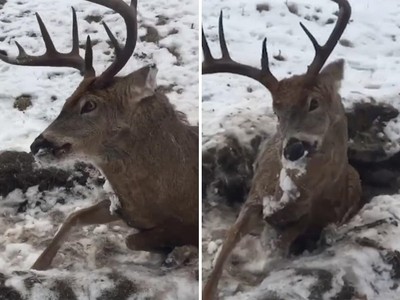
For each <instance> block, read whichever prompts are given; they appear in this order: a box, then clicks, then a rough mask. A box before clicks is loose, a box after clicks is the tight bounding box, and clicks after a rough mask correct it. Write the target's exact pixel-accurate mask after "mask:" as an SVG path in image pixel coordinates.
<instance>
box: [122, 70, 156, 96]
mask: <svg viewBox="0 0 400 300" xmlns="http://www.w3.org/2000/svg"><path fill="white" fill-rule="evenodd" d="M157 71H158V70H157V67H156V65H155V64H152V65H148V66H146V67H143V68H140V69H139V70H136V71H135V72H132V73H131V74H129V75H127V76H126V77H125V78H124V79H123V80H124V81H125V85H126V86H128V89H129V93H130V95H131V96H132V99H135V100H136V101H140V100H141V99H144V98H147V97H150V96H152V95H154V93H155V90H156V88H157V82H156V76H157Z"/></svg>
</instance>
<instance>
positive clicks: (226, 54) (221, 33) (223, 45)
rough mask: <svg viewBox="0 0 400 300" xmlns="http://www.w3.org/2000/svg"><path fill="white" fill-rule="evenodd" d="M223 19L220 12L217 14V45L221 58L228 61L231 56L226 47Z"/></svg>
mask: <svg viewBox="0 0 400 300" xmlns="http://www.w3.org/2000/svg"><path fill="white" fill-rule="evenodd" d="M223 18H224V15H223V13H222V10H221V12H220V14H219V19H218V35H219V45H220V47H221V53H222V58H225V59H230V58H231V56H230V55H229V50H228V46H227V45H226V39H225V32H224V23H223Z"/></svg>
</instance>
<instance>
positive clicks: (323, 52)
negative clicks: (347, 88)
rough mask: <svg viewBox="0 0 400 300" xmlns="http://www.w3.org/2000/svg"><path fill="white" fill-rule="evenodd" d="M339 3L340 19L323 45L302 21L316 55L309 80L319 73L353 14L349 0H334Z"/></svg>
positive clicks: (308, 72)
mask: <svg viewBox="0 0 400 300" xmlns="http://www.w3.org/2000/svg"><path fill="white" fill-rule="evenodd" d="M332 1H334V2H336V3H337V4H338V5H339V15H338V20H337V22H336V24H335V27H334V28H333V31H332V33H331V35H330V36H329V38H328V40H327V41H326V43H325V45H323V46H321V45H319V44H318V42H317V40H316V39H315V37H314V36H313V35H312V34H311V33H310V31H309V30H308V29H307V28H306V27H305V26H304V25H303V23H301V22H300V26H301V28H303V30H304V32H305V33H306V34H307V36H308V38H309V39H310V40H311V42H312V44H313V46H314V49H315V57H314V59H313V61H312V62H311V64H310V65H309V66H308V70H307V77H308V78H309V80H313V79H314V78H315V76H317V75H318V73H319V71H320V70H321V68H322V67H323V66H324V64H325V62H326V60H327V59H328V57H329V55H330V54H331V53H332V51H333V49H334V48H335V46H336V44H337V42H338V41H339V39H340V37H341V36H342V34H343V32H344V30H345V28H346V26H347V24H348V22H349V19H350V16H351V7H350V4H349V3H348V2H347V0H332Z"/></svg>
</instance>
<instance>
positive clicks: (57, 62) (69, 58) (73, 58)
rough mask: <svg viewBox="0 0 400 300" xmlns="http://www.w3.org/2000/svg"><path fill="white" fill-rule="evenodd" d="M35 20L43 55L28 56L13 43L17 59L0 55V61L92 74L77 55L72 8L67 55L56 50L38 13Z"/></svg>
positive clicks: (77, 47)
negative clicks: (70, 32)
mask: <svg viewBox="0 0 400 300" xmlns="http://www.w3.org/2000/svg"><path fill="white" fill-rule="evenodd" d="M36 18H37V21H38V23H39V27H40V31H41V33H42V38H43V41H44V44H45V47H46V52H45V54H43V55H39V56H33V55H28V54H27V53H26V51H25V49H24V48H23V47H22V46H21V45H20V44H19V43H18V42H15V44H16V45H17V48H18V55H17V57H9V56H7V55H4V54H1V53H0V59H1V60H2V61H4V62H6V63H9V64H13V65H20V66H42V67H71V68H75V69H77V70H79V71H80V72H81V73H82V74H83V73H85V71H86V70H89V73H88V74H90V75H93V72H91V70H92V69H93V67H91V68H89V64H85V61H84V59H83V58H82V57H81V56H80V55H79V38H78V24H77V20H76V12H75V10H74V9H73V8H72V50H71V51H70V52H69V53H60V52H58V51H57V50H56V48H55V47H54V43H53V41H52V39H51V37H50V34H49V32H48V30H47V28H46V26H45V25H44V22H43V20H42V18H41V17H40V15H39V14H38V13H36ZM85 66H86V67H85ZM85 75H86V73H85Z"/></svg>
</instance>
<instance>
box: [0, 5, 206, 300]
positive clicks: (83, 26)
mask: <svg viewBox="0 0 400 300" xmlns="http://www.w3.org/2000/svg"><path fill="white" fill-rule="evenodd" d="M3 2H4V1H1V3H3ZM71 6H74V7H75V8H76V10H77V15H78V25H79V32H80V41H81V43H83V41H84V40H85V39H86V35H87V34H88V33H89V34H90V36H91V38H92V41H94V43H95V44H96V45H95V46H94V66H95V68H96V71H97V73H98V74H100V73H101V72H102V71H103V70H104V69H105V68H106V67H107V65H108V64H109V63H110V61H111V59H112V58H111V56H112V53H113V51H112V50H111V51H110V49H109V47H108V44H107V41H108V38H107V35H106V33H105V31H104V28H103V27H102V25H101V23H100V22H99V20H101V19H102V20H104V21H105V22H106V23H107V24H108V25H109V27H110V28H111V29H112V31H113V32H114V33H115V34H116V36H117V38H118V39H119V40H120V42H121V43H122V42H123V41H124V39H125V23H124V22H123V20H122V18H121V17H120V16H118V15H117V14H115V13H113V12H111V11H110V10H108V9H104V8H102V7H101V6H99V5H96V4H93V3H89V2H87V1H83V0H72V1H68V3H66V2H65V1H53V0H51V1H50V0H38V1H28V0H19V1H16V0H8V1H6V2H5V4H4V7H2V5H1V4H0V41H1V42H0V49H1V50H5V51H7V53H8V54H9V55H15V54H17V48H16V46H15V44H14V41H18V42H19V43H20V44H21V45H22V46H23V47H24V48H25V50H26V51H27V52H28V53H29V54H36V55H38V54H41V53H43V51H44V49H45V48H44V45H43V43H42V39H41V36H40V31H39V27H38V24H37V22H36V18H35V16H34V12H36V11H37V12H39V13H40V15H41V17H42V19H43V20H44V22H45V24H46V25H47V28H48V29H49V31H50V34H51V36H52V38H53V41H54V44H55V45H56V48H57V49H58V50H60V51H65V52H67V51H69V49H70V46H71V20H72V14H71V9H70V7H71ZM1 7H2V8H1ZM138 20H139V25H140V28H139V37H143V38H144V39H145V40H146V41H147V42H145V41H142V42H141V41H139V42H138V43H137V46H136V50H135V55H134V56H135V58H133V59H131V60H130V61H129V63H128V64H127V65H126V66H125V68H124V69H123V70H122V71H121V73H120V74H121V75H125V74H128V73H129V72H130V71H133V70H135V69H137V68H138V67H141V66H143V65H146V64H148V63H156V64H157V66H158V69H159V73H158V84H159V86H161V87H162V88H163V89H165V90H167V95H168V97H169V98H170V100H171V102H172V103H174V104H175V105H176V106H177V108H178V109H179V110H181V111H183V112H185V113H186V114H187V115H188V117H189V120H190V122H191V123H192V124H197V122H198V43H197V40H198V3H197V1H193V0H183V1H168V2H165V1H159V0H156V1H150V2H149V1H140V0H139V1H138ZM154 28H157V31H158V34H156V33H155V32H154V30H153V29H154ZM80 80H81V77H80V75H79V74H78V72H77V71H75V70H73V69H66V68H65V69H62V68H37V67H35V68H34V67H18V66H11V65H7V64H5V63H3V62H0V126H1V128H2V130H1V132H0V151H2V150H11V149H12V150H21V151H29V145H30V144H31V142H32V141H33V139H34V138H35V137H36V136H37V135H38V134H39V133H40V132H41V131H42V130H43V129H44V128H45V127H46V126H47V125H48V124H49V123H50V122H51V121H52V120H53V119H54V118H55V117H56V116H57V115H58V113H59V111H60V109H61V107H62V105H63V103H64V100H65V99H66V98H67V97H68V96H69V95H70V94H71V93H72V92H73V91H74V88H75V87H76V86H77V84H78V83H79V82H80ZM22 94H27V95H31V96H32V103H33V105H32V106H31V107H29V108H28V109H27V110H26V111H24V112H21V111H19V110H17V109H15V108H13V104H14V100H15V98H16V97H18V96H20V95H22ZM100 192H101V191H99V190H98V189H96V188H95V187H94V186H89V187H88V188H87V189H85V188H82V187H75V188H74V189H72V191H71V192H68V193H66V192H65V191H64V190H62V189H61V190H53V191H50V192H47V193H45V194H42V193H39V192H38V190H37V187H32V188H31V189H30V190H28V192H27V193H26V194H22V192H21V191H18V190H17V191H15V192H13V193H12V194H10V195H9V196H8V197H6V198H5V199H0V224H1V226H0V228H1V229H0V233H1V235H0V273H2V274H4V275H5V278H6V279H7V278H9V277H11V279H7V280H6V282H5V285H6V286H11V287H13V288H15V289H16V290H18V291H19V292H20V293H21V295H23V296H24V297H26V299H73V297H72V296H67V295H71V293H70V294H68V293H67V292H66V294H65V293H64V294H65V295H64V297H66V298H57V297H61V296H57V293H58V292H59V291H60V288H59V287H57V286H59V282H60V281H61V282H64V283H65V282H67V287H68V286H70V287H71V289H72V291H73V293H75V295H76V297H77V299H85V300H86V299H111V296H107V291H111V290H113V289H114V290H120V291H122V292H121V293H122V294H121V295H122V296H116V297H117V299H128V298H129V299H153V298H154V299H197V296H196V295H197V291H198V288H197V286H198V281H197V279H196V270H197V260H196V259H192V261H191V262H190V263H189V264H188V265H186V266H185V267H181V268H175V269H173V270H169V269H165V268H160V264H161V262H162V260H161V258H160V257H158V256H151V255H148V254H146V253H133V252H132V251H128V250H127V248H126V246H125V243H124V237H125V236H126V234H127V233H128V232H131V231H132V229H129V228H127V227H126V226H124V224H122V223H121V224H112V225H110V226H97V227H95V226H92V227H88V228H86V229H84V230H79V231H77V232H75V233H74V234H73V238H71V242H68V243H67V244H66V246H65V247H63V248H62V250H61V251H60V253H59V255H58V256H57V258H56V260H55V261H54V266H57V268H56V269H54V270H51V271H46V272H36V275H35V273H30V272H28V270H29V267H30V266H31V265H32V263H33V262H34V260H35V259H36V257H38V255H39V254H40V252H41V251H42V250H43V249H44V247H45V245H47V243H48V241H49V238H50V237H51V236H53V234H54V233H55V231H56V230H57V228H58V226H59V225H60V224H61V222H62V220H63V219H64V218H65V216H66V215H68V214H69V213H71V212H73V211H75V210H76V209H78V208H83V207H85V206H88V205H90V204H91V203H93V202H95V201H96V200H97V196H98V193H100ZM38 198H40V199H42V200H43V199H44V201H45V202H47V203H48V204H49V206H48V211H47V212H43V211H41V210H39V209H38V208H33V207H34V206H35V205H32V207H28V210H27V212H26V213H23V214H17V213H16V204H17V203H19V202H22V201H24V200H28V201H29V203H35V201H36V199H38ZM61 198H62V199H64V200H65V202H66V204H65V205H60V204H59V203H57V201H56V199H61ZM0 277H1V278H0V279H1V280H0V281H1V283H2V282H3V280H4V277H3V276H0ZM124 278H125V279H126V278H128V279H129V280H128V281H126V280H125V279H124ZM64 279H65V280H64ZM46 280H50V281H46ZM29 281H30V282H31V284H30V285H29V287H28V286H27V282H29ZM40 282H42V283H43V284H40ZM57 282H58V283H57ZM129 282H130V283H129ZM120 284H122V285H121V286H120ZM55 286H56V287H55ZM64 290H66V288H65V286H64ZM69 292H71V291H70V290H69ZM101 295H102V296H101ZM104 295H105V296H104ZM100 296H101V297H103V298H101V297H100Z"/></svg>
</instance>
